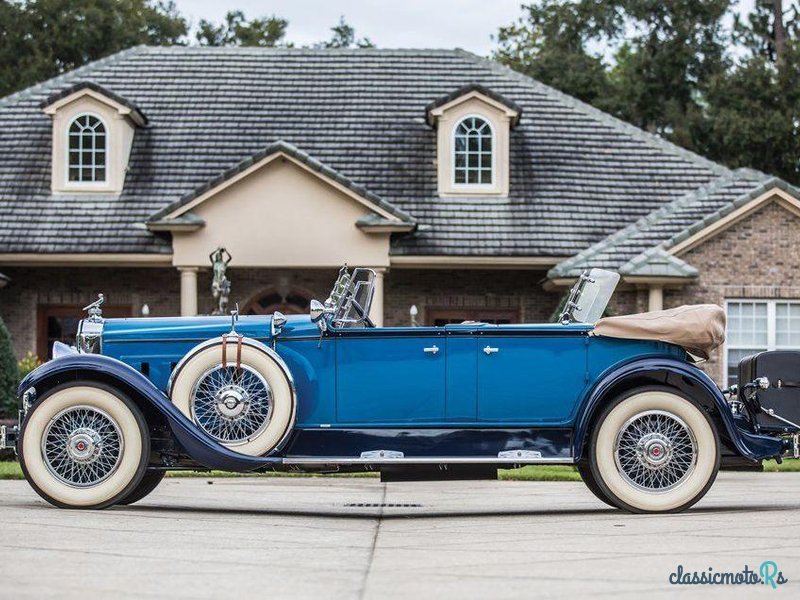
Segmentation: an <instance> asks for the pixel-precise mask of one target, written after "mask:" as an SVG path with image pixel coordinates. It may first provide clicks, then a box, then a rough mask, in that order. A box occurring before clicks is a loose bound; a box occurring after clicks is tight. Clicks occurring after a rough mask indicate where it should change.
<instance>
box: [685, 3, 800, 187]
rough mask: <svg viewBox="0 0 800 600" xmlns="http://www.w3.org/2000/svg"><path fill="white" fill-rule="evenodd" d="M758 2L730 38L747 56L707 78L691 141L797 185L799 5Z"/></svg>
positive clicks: (730, 160) (735, 163)
mask: <svg viewBox="0 0 800 600" xmlns="http://www.w3.org/2000/svg"><path fill="white" fill-rule="evenodd" d="M787 4H788V3H786V2H781V1H780V0H760V1H759V2H757V4H756V5H755V7H754V10H753V12H752V13H750V15H748V18H747V19H746V20H741V19H737V20H736V22H735V24H734V32H735V38H736V39H737V40H738V41H739V43H740V45H742V46H743V47H744V49H745V50H746V51H747V53H748V55H747V56H745V58H744V59H743V60H741V61H740V62H739V63H738V64H736V65H735V67H734V68H731V69H729V70H728V71H726V72H725V73H722V74H720V75H719V76H718V77H715V78H712V79H711V81H710V82H709V84H708V86H707V89H706V105H707V106H706V109H705V111H704V121H703V122H702V127H696V131H695V134H694V138H695V140H696V141H697V145H698V147H699V149H700V150H701V151H702V152H704V153H705V154H707V155H708V156H709V157H711V158H714V159H716V160H720V161H722V162H724V163H726V164H728V165H730V166H733V167H741V166H749V167H754V168H757V169H760V170H763V171H765V172H768V173H772V174H775V175H779V176H780V177H783V178H784V179H787V180H788V181H790V182H793V183H800V35H798V34H800V19H798V12H799V11H798V3H797V2H792V3H791V6H787Z"/></svg>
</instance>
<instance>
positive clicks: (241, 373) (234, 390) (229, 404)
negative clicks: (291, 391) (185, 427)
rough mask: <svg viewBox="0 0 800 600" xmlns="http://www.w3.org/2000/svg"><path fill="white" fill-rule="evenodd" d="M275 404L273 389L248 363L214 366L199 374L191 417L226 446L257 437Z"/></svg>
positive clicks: (265, 424)
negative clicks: (234, 365) (236, 365)
mask: <svg viewBox="0 0 800 600" xmlns="http://www.w3.org/2000/svg"><path fill="white" fill-rule="evenodd" d="M272 408H273V395H272V389H271V388H270V386H269V384H268V383H267V381H266V379H265V378H264V377H263V376H262V375H261V374H260V373H259V372H258V371H256V370H255V369H253V368H251V367H249V366H247V365H241V366H240V367H238V368H237V367H233V366H225V367H223V366H222V365H217V366H214V367H212V368H211V369H209V370H207V371H206V372H205V373H204V374H203V375H202V376H200V378H199V379H198V380H197V383H196V384H195V385H194V388H193V390H192V397H191V413H192V419H193V420H194V422H195V423H197V424H198V425H199V426H200V427H201V428H202V429H203V430H204V431H205V432H206V433H208V434H209V435H210V436H211V437H213V438H214V439H216V440H217V441H219V442H221V443H223V444H225V445H227V446H235V445H237V444H244V443H247V442H248V441H250V440H251V439H253V438H255V437H258V436H259V435H260V434H261V433H262V432H263V431H264V430H265V429H266V428H267V426H268V425H269V423H270V419H271V417H272Z"/></svg>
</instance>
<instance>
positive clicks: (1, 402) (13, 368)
mask: <svg viewBox="0 0 800 600" xmlns="http://www.w3.org/2000/svg"><path fill="white" fill-rule="evenodd" d="M18 383H19V370H18V369H17V360H16V358H15V357H14V349H13V348H12V346H11V336H10V335H9V334H8V329H6V325H5V323H3V320H2V319H0V416H2V417H5V418H12V417H16V416H17V384H18Z"/></svg>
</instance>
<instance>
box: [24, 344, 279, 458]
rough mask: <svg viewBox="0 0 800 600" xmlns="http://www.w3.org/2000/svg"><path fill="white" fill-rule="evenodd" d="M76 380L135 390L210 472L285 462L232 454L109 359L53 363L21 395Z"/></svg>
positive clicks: (88, 357) (28, 382)
mask: <svg viewBox="0 0 800 600" xmlns="http://www.w3.org/2000/svg"><path fill="white" fill-rule="evenodd" d="M76 379H94V380H100V381H104V382H107V383H110V384H112V385H113V384H114V383H115V382H116V383H117V384H118V385H121V386H122V388H123V389H125V388H127V389H130V390H132V391H133V392H134V393H135V394H136V395H137V396H138V397H139V398H141V399H142V400H143V401H144V402H147V403H149V404H150V405H151V406H153V408H155V409H156V410H157V411H158V412H160V413H161V414H162V415H164V417H165V418H166V420H167V422H168V423H169V426H170V428H171V429H172V432H173V433H174V434H175V437H176V438H177V440H178V441H179V442H180V444H181V445H182V446H183V448H184V449H185V450H186V452H187V453H188V454H189V456H191V457H192V458H193V459H194V460H195V461H197V462H198V463H200V464H201V465H203V466H205V467H208V468H209V469H222V470H225V471H239V472H245V471H252V470H253V469H257V468H259V467H265V466H269V465H271V464H279V463H280V462H281V459H280V458H276V457H256V456H247V455H244V454H239V453H237V452H232V451H231V450H229V449H228V448H226V447H225V446H223V445H222V444H220V443H218V442H217V441H216V440H214V439H213V438H211V437H209V436H208V435H206V434H205V432H203V431H202V430H201V429H199V428H198V427H197V426H195V425H194V423H192V422H191V421H190V420H189V419H188V418H186V416H185V415H184V414H183V413H182V412H181V411H180V410H178V408H176V406H175V405H174V404H173V403H172V402H170V400H169V398H168V397H167V396H166V395H165V394H164V393H163V392H162V391H161V390H159V389H158V388H157V387H156V386H155V385H153V383H152V382H151V381H150V380H149V379H148V378H147V377H145V376H144V375H142V374H141V373H140V372H139V371H137V370H136V369H134V368H132V367H130V366H129V365H127V364H125V363H123V362H121V361H119V360H116V359H114V358H109V357H108V356H102V355H99V354H74V355H69V356H63V357H61V358H57V359H55V360H51V361H50V362H47V363H45V364H44V365H42V366H41V367H39V368H37V369H36V370H34V371H32V372H31V373H29V374H28V375H27V376H26V377H25V379H23V380H22V383H20V385H19V390H18V392H17V395H18V396H21V395H22V394H23V393H24V392H25V390H27V389H28V388H31V387H34V388H36V391H37V395H42V394H43V393H44V392H45V391H46V389H47V388H50V387H53V386H55V385H58V384H60V383H65V382H68V381H74V380H76ZM134 400H135V399H134Z"/></svg>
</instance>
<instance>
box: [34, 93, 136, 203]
mask: <svg viewBox="0 0 800 600" xmlns="http://www.w3.org/2000/svg"><path fill="white" fill-rule="evenodd" d="M40 108H41V109H42V110H43V111H44V113H45V114H48V115H50V116H51V117H52V118H53V153H52V157H53V158H52V160H53V163H52V183H51V187H52V190H53V192H61V193H86V192H88V193H91V192H102V193H106V194H108V193H112V194H118V193H120V192H121V191H122V186H123V184H124V183H125V172H126V170H127V168H128V159H129V158H130V154H131V146H132V145H133V135H134V132H135V130H136V128H137V127H142V126H144V125H146V124H147V119H146V117H145V116H144V114H143V113H142V112H141V111H140V110H139V109H138V108H137V107H136V106H135V105H134V104H133V103H131V102H129V101H128V100H126V99H125V98H122V97H121V96H118V95H117V94H114V93H113V92H111V91H110V90H107V89H105V88H103V87H102V86H99V85H97V84H96V83H92V82H82V83H78V84H76V85H73V86H71V87H69V88H67V89H66V90H63V91H61V92H59V93H57V94H54V95H52V96H50V97H49V98H48V99H47V100H45V101H44V102H43V103H42V104H41V105H40Z"/></svg>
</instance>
